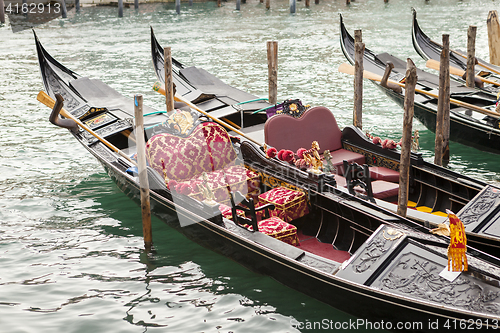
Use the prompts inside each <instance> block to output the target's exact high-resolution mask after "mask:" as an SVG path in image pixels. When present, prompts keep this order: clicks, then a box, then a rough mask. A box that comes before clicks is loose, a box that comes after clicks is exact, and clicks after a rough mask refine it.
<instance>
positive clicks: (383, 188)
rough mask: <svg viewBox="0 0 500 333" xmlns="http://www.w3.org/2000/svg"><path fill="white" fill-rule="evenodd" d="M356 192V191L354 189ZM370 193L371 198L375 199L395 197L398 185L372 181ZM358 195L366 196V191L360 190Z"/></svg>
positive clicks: (383, 181)
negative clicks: (371, 193) (371, 192)
mask: <svg viewBox="0 0 500 333" xmlns="http://www.w3.org/2000/svg"><path fill="white" fill-rule="evenodd" d="M356 191H358V189H357V188H356ZM372 191H373V197H374V198H377V199H382V200H383V199H387V198H390V197H394V196H397V195H398V193H399V184H398V183H391V182H386V181H385V180H375V181H372ZM359 193H361V194H366V191H365V190H364V189H362V188H360V189H359Z"/></svg>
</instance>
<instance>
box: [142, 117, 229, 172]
mask: <svg viewBox="0 0 500 333" xmlns="http://www.w3.org/2000/svg"><path fill="white" fill-rule="evenodd" d="M146 156H147V159H148V162H149V165H150V166H151V167H152V168H153V169H155V170H156V171H158V172H159V173H160V174H161V175H164V176H165V177H166V178H167V179H166V180H176V181H183V180H188V179H191V178H193V177H195V176H198V175H201V174H202V173H203V172H207V173H209V172H213V171H216V170H221V169H223V168H224V167H226V166H228V165H230V164H231V163H233V162H234V161H235V160H236V158H237V154H236V151H235V150H234V148H233V146H232V143H231V140H230V138H229V134H228V133H227V132H226V130H225V129H224V128H223V127H222V126H220V125H218V124H216V123H202V124H200V125H198V127H197V128H196V129H195V130H194V131H193V132H192V133H191V134H190V135H189V136H188V137H187V138H182V137H178V136H175V135H172V134H169V133H161V134H157V135H155V136H153V137H152V138H150V139H149V140H148V142H147V144H146Z"/></svg>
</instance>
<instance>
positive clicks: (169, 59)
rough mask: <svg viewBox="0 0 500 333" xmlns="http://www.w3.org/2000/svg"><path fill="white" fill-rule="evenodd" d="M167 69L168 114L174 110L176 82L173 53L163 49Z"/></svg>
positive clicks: (166, 94) (166, 48)
mask: <svg viewBox="0 0 500 333" xmlns="http://www.w3.org/2000/svg"><path fill="white" fill-rule="evenodd" d="M163 57H164V62H165V63H164V67H165V97H166V101H165V102H166V104H167V112H169V111H172V110H173V109H174V80H173V77H172V52H171V49H170V47H164V48H163Z"/></svg>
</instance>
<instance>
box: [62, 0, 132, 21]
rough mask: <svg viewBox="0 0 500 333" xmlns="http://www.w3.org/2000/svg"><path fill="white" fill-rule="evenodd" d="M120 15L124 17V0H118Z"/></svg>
mask: <svg viewBox="0 0 500 333" xmlns="http://www.w3.org/2000/svg"><path fill="white" fill-rule="evenodd" d="M62 1H64V0H62ZM118 17H123V0H118Z"/></svg>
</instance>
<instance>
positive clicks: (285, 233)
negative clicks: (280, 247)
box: [248, 216, 300, 246]
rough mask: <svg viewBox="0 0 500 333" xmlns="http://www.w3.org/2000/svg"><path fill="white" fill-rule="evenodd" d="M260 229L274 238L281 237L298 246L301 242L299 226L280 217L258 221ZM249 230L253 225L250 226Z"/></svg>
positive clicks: (280, 238) (282, 239)
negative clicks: (298, 232) (298, 231)
mask: <svg viewBox="0 0 500 333" xmlns="http://www.w3.org/2000/svg"><path fill="white" fill-rule="evenodd" d="M258 226H259V231H260V232H262V233H263V234H266V235H269V236H271V237H273V238H276V239H279V240H281V241H283V242H285V243H288V244H291V245H295V246H298V245H299V244H300V242H299V237H297V227H295V226H294V225H293V224H290V223H286V222H285V221H283V220H282V219H280V218H279V217H276V216H273V217H270V218H268V219H265V220H262V221H259V222H258ZM248 229H249V230H253V227H252V226H251V225H250V226H248Z"/></svg>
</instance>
